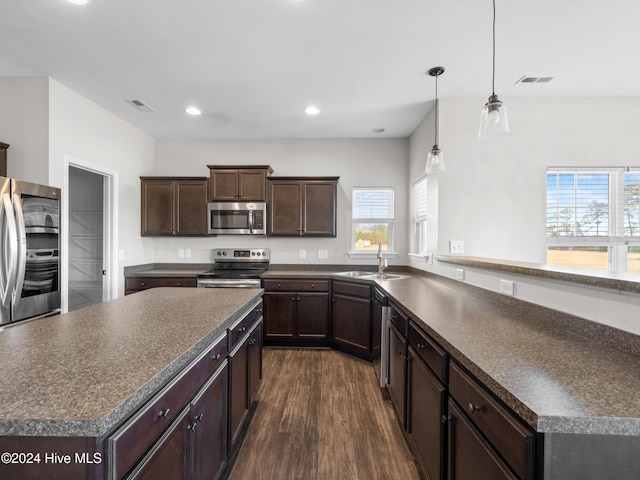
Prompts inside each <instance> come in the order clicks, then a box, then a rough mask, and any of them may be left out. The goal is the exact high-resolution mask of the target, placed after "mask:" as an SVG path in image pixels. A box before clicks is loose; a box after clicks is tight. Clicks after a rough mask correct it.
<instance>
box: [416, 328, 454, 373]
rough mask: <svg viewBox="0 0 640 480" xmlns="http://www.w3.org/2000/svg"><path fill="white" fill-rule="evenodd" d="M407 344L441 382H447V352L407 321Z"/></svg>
mask: <svg viewBox="0 0 640 480" xmlns="http://www.w3.org/2000/svg"><path fill="white" fill-rule="evenodd" d="M409 345H411V346H412V347H413V349H414V350H415V351H416V353H417V354H418V356H419V357H420V358H421V359H422V360H423V361H424V363H426V364H427V365H428V366H429V368H430V369H431V370H433V373H435V374H436V376H437V377H438V378H439V379H440V381H441V382H442V383H444V384H445V385H446V383H447V354H446V353H445V351H444V350H442V348H440V347H439V346H438V344H436V342H435V341H433V340H432V339H431V338H429V337H428V336H427V335H426V334H424V333H422V332H421V331H420V330H418V327H417V326H415V325H413V324H412V323H411V322H409Z"/></svg>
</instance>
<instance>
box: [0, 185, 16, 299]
mask: <svg viewBox="0 0 640 480" xmlns="http://www.w3.org/2000/svg"><path fill="white" fill-rule="evenodd" d="M0 211H2V212H4V215H5V216H6V217H7V219H6V225H7V227H6V230H4V231H3V232H2V235H4V239H3V240H4V241H3V242H2V246H3V251H2V252H0V253H1V255H2V260H3V263H4V265H5V270H4V271H2V272H0V301H2V306H4V307H7V306H9V302H10V301H11V295H10V293H11V291H12V289H13V286H14V283H15V277H16V270H17V263H18V252H17V240H18V233H17V231H16V219H15V217H14V216H13V206H12V205H11V197H9V194H8V193H5V194H4V195H3V196H2V207H1V209H0ZM1 214H2V213H0V215H1ZM7 257H8V258H7Z"/></svg>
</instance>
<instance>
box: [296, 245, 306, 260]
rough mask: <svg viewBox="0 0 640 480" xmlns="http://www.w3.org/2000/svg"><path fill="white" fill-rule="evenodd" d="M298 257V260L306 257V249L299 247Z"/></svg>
mask: <svg viewBox="0 0 640 480" xmlns="http://www.w3.org/2000/svg"><path fill="white" fill-rule="evenodd" d="M298 258H299V259H300V260H304V259H305V258H307V251H306V250H305V249H304V248H301V249H300V252H298Z"/></svg>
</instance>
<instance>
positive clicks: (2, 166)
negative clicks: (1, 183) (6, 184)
mask: <svg viewBox="0 0 640 480" xmlns="http://www.w3.org/2000/svg"><path fill="white" fill-rule="evenodd" d="M8 148H9V144H8V143H3V142H0V177H6V176H7V149H8Z"/></svg>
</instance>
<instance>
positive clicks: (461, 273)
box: [456, 268, 464, 280]
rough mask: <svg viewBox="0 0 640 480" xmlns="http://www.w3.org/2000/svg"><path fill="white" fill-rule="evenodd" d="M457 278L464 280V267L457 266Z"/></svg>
mask: <svg viewBox="0 0 640 480" xmlns="http://www.w3.org/2000/svg"><path fill="white" fill-rule="evenodd" d="M456 278H457V279H458V280H464V270H463V269H462V268H456Z"/></svg>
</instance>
